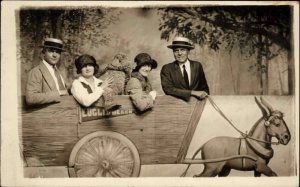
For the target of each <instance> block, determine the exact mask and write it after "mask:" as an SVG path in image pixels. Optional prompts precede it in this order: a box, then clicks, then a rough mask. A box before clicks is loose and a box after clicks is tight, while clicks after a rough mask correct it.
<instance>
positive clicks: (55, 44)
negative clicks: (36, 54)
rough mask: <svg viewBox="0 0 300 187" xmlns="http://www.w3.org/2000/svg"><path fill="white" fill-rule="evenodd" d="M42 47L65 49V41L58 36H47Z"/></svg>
mask: <svg viewBox="0 0 300 187" xmlns="http://www.w3.org/2000/svg"><path fill="white" fill-rule="evenodd" d="M41 47H43V48H53V49H58V50H61V51H65V50H64V49H63V41H61V40H60V39H57V38H46V39H45V41H44V45H42V46H41Z"/></svg>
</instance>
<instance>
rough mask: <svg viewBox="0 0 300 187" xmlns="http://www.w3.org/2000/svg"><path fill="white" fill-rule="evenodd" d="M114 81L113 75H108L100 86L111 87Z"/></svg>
mask: <svg viewBox="0 0 300 187" xmlns="http://www.w3.org/2000/svg"><path fill="white" fill-rule="evenodd" d="M113 81H114V78H113V77H108V78H106V79H105V80H104V81H103V82H102V83H101V84H100V85H98V86H100V87H102V88H103V89H105V88H106V87H110V86H111V85H112V83H113Z"/></svg>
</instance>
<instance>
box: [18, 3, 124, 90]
mask: <svg viewBox="0 0 300 187" xmlns="http://www.w3.org/2000/svg"><path fill="white" fill-rule="evenodd" d="M120 13H121V12H120V11H117V10H116V9H108V8H101V7H98V8H97V7H93V8H76V9H74V8H69V9H57V8H56V9H52V8H47V9H21V10H20V11H19V17H18V18H19V36H20V38H19V39H20V40H19V41H20V43H19V44H20V45H19V46H20V47H19V48H18V60H19V61H20V62H21V64H22V65H21V67H22V68H21V69H22V81H23V80H26V77H27V72H28V71H29V70H30V69H31V68H32V67H33V66H35V65H37V64H38V63H39V61H40V52H41V48H40V45H41V44H42V42H43V39H44V38H46V37H55V38H61V39H62V40H63V42H64V48H65V49H66V52H65V53H63V56H62V60H61V62H62V63H61V64H60V66H61V67H60V69H61V71H62V72H63V73H65V74H66V76H67V77H68V79H70V80H69V81H72V80H73V67H74V66H73V62H74V59H75V58H76V56H77V55H80V54H82V53H85V52H87V51H88V50H90V49H92V48H99V46H101V45H107V44H108V43H109V42H110V40H111V38H112V37H113V36H112V35H111V34H109V33H105V32H104V31H103V30H104V29H105V28H107V27H108V26H109V25H110V24H114V23H115V22H116V21H117V20H118V17H119V15H120ZM24 85H25V84H22V86H24ZM23 89H24V88H22V91H23Z"/></svg>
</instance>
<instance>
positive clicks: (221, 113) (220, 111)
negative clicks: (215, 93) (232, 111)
mask: <svg viewBox="0 0 300 187" xmlns="http://www.w3.org/2000/svg"><path fill="white" fill-rule="evenodd" d="M207 99H208V100H209V102H210V103H211V104H212V106H213V107H214V108H215V110H216V111H217V112H219V114H220V115H221V116H222V117H223V118H224V119H225V120H226V121H227V122H228V123H229V124H230V125H231V126H232V127H233V128H234V129H235V130H236V131H238V132H239V133H240V134H241V136H242V137H243V138H249V139H252V140H255V141H258V142H262V143H267V144H273V145H279V144H280V143H279V142H268V141H263V140H260V139H257V138H253V137H251V136H249V135H248V134H247V133H244V132H242V131H240V130H239V129H238V128H237V127H236V126H235V125H234V124H233V123H232V122H231V121H230V120H229V119H228V118H227V117H226V116H225V114H224V113H223V112H222V110H221V109H220V108H219V107H218V106H217V105H216V103H215V102H214V101H213V100H212V98H211V97H210V96H209V95H208V96H207Z"/></svg>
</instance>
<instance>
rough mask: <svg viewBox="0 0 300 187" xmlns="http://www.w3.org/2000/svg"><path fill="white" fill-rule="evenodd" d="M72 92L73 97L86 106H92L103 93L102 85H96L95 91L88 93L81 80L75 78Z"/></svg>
mask: <svg viewBox="0 0 300 187" xmlns="http://www.w3.org/2000/svg"><path fill="white" fill-rule="evenodd" d="M71 93H72V95H73V97H74V98H75V99H76V101H78V102H79V103H80V104H82V105H83V106H85V107H88V106H90V105H91V104H93V103H94V102H96V101H97V100H98V99H99V98H100V97H101V96H102V94H103V89H102V88H101V87H96V89H95V91H94V92H93V93H90V94H89V93H88V92H87V90H86V88H84V87H83V86H82V84H81V82H80V81H79V80H74V82H73V83H72V87H71Z"/></svg>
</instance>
